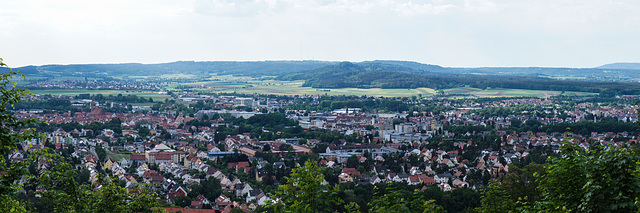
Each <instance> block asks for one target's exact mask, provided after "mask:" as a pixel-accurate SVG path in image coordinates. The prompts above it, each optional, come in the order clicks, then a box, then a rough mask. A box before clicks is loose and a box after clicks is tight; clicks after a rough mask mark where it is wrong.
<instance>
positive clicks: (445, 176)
mask: <svg viewBox="0 0 640 213" xmlns="http://www.w3.org/2000/svg"><path fill="white" fill-rule="evenodd" d="M433 178H434V180H435V181H436V183H446V182H447V181H449V178H451V174H449V173H445V174H438V175H436V176H435V177H433Z"/></svg>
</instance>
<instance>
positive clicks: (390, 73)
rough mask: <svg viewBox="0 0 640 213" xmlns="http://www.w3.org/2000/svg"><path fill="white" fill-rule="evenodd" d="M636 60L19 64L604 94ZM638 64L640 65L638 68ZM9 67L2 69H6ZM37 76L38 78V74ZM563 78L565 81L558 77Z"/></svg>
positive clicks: (620, 83)
mask: <svg viewBox="0 0 640 213" xmlns="http://www.w3.org/2000/svg"><path fill="white" fill-rule="evenodd" d="M639 67H640V66H638V64H634V63H616V64H609V65H604V66H601V67H598V68H544V67H481V68H449V67H441V66H437V65H430V64H422V63H418V62H411V61H389V60H377V61H365V62H360V63H351V62H330V61H251V62H239V61H209V62H194V61H178V62H171V63H161V64H137V63H129V64H77V65H43V66H26V67H18V68H16V70H20V71H21V72H22V73H23V74H25V75H26V76H27V79H42V78H44V79H54V78H56V77H68V76H76V77H88V78H98V79H100V78H102V79H112V78H115V77H118V76H161V75H164V74H187V75H195V76H201V77H206V76H208V75H211V74H217V75H235V76H251V77H260V76H280V77H279V79H281V80H304V81H305V84H304V86H310V87H315V88H344V87H356V88H417V87H428V88H435V89H445V88H454V87H459V86H471V87H476V88H487V87H494V88H496V87H497V88H511V89H532V90H555V91H579V92H599V93H605V94H608V95H615V94H620V95H624V94H640V85H639V84H637V83H631V82H637V79H638V78H640V70H638V69H636V68H639ZM639 69H640V68H639ZM7 70H8V69H7V68H0V71H2V72H6V71H7ZM38 77H39V78H38ZM560 79H563V80H560Z"/></svg>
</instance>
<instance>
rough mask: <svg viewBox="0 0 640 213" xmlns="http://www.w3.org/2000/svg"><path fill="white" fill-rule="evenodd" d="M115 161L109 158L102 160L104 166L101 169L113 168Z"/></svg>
mask: <svg viewBox="0 0 640 213" xmlns="http://www.w3.org/2000/svg"><path fill="white" fill-rule="evenodd" d="M115 163H116V161H115V160H113V159H111V158H107V159H105V160H104V166H103V168H105V169H111V167H113V164H115Z"/></svg>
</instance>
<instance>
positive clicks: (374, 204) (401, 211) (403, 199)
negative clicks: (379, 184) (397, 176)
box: [369, 183, 446, 213]
mask: <svg viewBox="0 0 640 213" xmlns="http://www.w3.org/2000/svg"><path fill="white" fill-rule="evenodd" d="M377 193H378V194H377V195H376V196H374V197H373V200H371V202H370V204H369V205H370V207H371V208H370V209H369V212H385V213H387V212H389V213H396V212H397V213H406V212H446V211H445V210H444V209H443V208H442V207H441V206H439V205H437V204H435V201H434V200H425V199H424V198H423V197H422V195H420V194H419V193H418V191H417V190H416V191H413V192H408V191H406V190H398V189H396V188H395V186H393V184H391V183H390V184H389V185H388V186H387V187H386V188H385V189H384V190H379V191H378V192H377Z"/></svg>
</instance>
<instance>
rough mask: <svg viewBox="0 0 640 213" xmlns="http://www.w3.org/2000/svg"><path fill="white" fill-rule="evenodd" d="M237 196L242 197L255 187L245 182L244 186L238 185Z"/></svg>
mask: <svg viewBox="0 0 640 213" xmlns="http://www.w3.org/2000/svg"><path fill="white" fill-rule="evenodd" d="M235 190H236V197H242V196H244V195H245V194H248V193H249V192H250V191H251V190H253V188H252V187H251V186H250V185H249V184H246V183H245V184H244V186H236V188H235Z"/></svg>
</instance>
